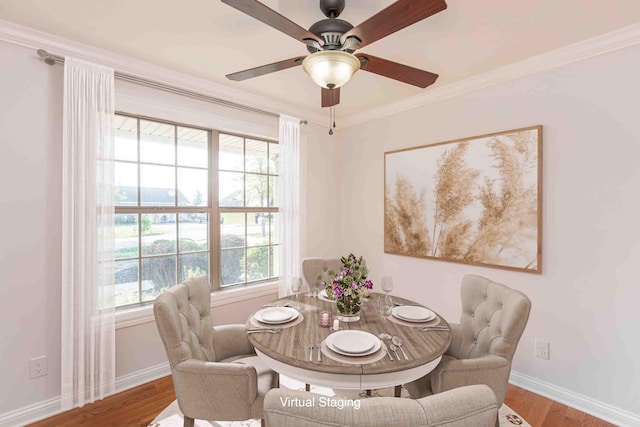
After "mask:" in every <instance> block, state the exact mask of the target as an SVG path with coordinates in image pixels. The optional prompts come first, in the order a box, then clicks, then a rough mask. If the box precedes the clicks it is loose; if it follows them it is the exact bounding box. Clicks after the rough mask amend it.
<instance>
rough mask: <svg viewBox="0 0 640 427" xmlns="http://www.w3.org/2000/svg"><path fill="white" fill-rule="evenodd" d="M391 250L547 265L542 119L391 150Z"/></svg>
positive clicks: (525, 266)
mask: <svg viewBox="0 0 640 427" xmlns="http://www.w3.org/2000/svg"><path fill="white" fill-rule="evenodd" d="M384 185H385V192H384V204H385V206H384V251H385V252H386V253H390V254H397V255H406V256H412V257H421V258H430V259H436V260H442V261H450V262H458V263H465V264H473V265H482V266H488V267H497V268H504V269H509V270H516V271H525V272H529V273H541V272H542V269H541V267H542V266H541V260H542V254H541V246H542V217H541V212H542V126H532V127H527V128H522V129H514V130H508V131H504V132H498V133H493V134H489V135H481V136H475V137H471V138H465V139H460V140H456V141H447V142H441V143H437V144H430V145H424V146H420V147H413V148H407V149H403V150H396V151H390V152H386V153H385V183H384Z"/></svg>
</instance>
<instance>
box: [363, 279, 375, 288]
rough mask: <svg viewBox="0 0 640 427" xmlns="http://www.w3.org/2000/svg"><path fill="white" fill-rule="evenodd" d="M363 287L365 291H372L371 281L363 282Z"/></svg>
mask: <svg viewBox="0 0 640 427" xmlns="http://www.w3.org/2000/svg"><path fill="white" fill-rule="evenodd" d="M364 286H365V287H366V288H367V289H372V288H373V282H372V281H371V280H365V282H364Z"/></svg>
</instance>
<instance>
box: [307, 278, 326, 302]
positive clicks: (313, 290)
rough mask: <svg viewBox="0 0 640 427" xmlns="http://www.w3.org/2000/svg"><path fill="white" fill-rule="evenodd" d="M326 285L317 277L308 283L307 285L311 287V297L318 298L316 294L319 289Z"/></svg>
mask: <svg viewBox="0 0 640 427" xmlns="http://www.w3.org/2000/svg"><path fill="white" fill-rule="evenodd" d="M325 286H326V283H325V282H323V281H322V280H321V279H317V280H316V281H315V282H313V281H312V282H311V283H309V287H310V288H311V296H312V297H313V298H318V294H319V293H320V291H321V290H323V289H324V288H325Z"/></svg>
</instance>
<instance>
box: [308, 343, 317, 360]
mask: <svg viewBox="0 0 640 427" xmlns="http://www.w3.org/2000/svg"><path fill="white" fill-rule="evenodd" d="M315 346H316V345H315V344H309V362H313V349H314V348H315Z"/></svg>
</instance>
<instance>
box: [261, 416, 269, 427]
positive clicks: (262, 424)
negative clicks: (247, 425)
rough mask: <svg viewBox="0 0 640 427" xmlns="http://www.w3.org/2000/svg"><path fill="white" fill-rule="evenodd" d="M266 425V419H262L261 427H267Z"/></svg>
mask: <svg viewBox="0 0 640 427" xmlns="http://www.w3.org/2000/svg"><path fill="white" fill-rule="evenodd" d="M266 425H267V424H266V423H265V422H264V418H261V419H260V427H266Z"/></svg>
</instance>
